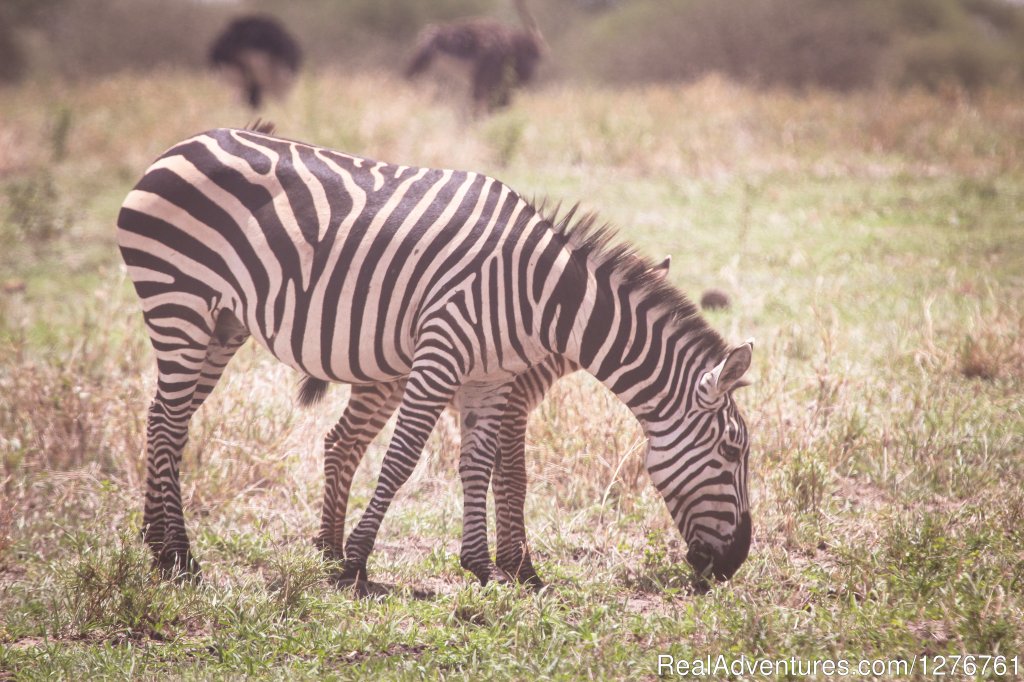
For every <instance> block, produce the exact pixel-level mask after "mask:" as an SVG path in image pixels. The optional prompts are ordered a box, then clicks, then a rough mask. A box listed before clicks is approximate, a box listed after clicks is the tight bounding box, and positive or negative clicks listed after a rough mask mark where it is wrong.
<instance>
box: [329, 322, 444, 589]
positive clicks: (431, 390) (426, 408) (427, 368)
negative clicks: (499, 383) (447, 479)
mask: <svg viewBox="0 0 1024 682" xmlns="http://www.w3.org/2000/svg"><path fill="white" fill-rule="evenodd" d="M424 337H425V338H424V339H423V340H422V341H421V342H420V347H419V348H417V358H416V360H414V361H413V366H412V370H411V372H410V374H409V378H408V380H407V381H406V385H405V392H404V393H403V394H402V402H401V404H400V406H399V408H398V425H397V426H396V427H395V434H394V436H392V438H391V443H390V444H389V445H388V451H387V454H385V455H384V463H383V465H382V466H381V471H380V477H379V478H378V479H377V489H376V490H375V491H374V493H373V498H372V499H371V500H370V503H369V504H368V505H367V507H366V511H364V512H363V516H362V518H360V519H359V523H358V524H356V527H355V529H354V530H353V531H352V533H351V534H350V535H349V538H348V541H347V542H346V543H345V566H344V569H343V570H342V573H341V576H340V579H341V580H342V581H344V582H348V581H353V582H356V583H357V584H358V583H360V582H362V581H365V580H366V560H367V558H369V556H370V552H372V551H373V545H374V542H375V541H376V539H377V531H378V530H379V529H380V524H381V522H382V521H383V520H384V515H385V514H386V513H387V511H388V507H389V506H391V500H392V499H394V497H395V493H396V492H398V489H399V488H401V487H402V485H403V484H404V483H405V482H406V481H407V480H409V476H410V475H411V474H412V471H413V469H414V468H415V467H416V464H417V463H418V462H419V459H420V454H421V453H422V451H423V445H424V444H425V443H426V441H427V437H428V436H429V435H430V432H431V430H432V429H433V428H434V424H436V423H437V418H438V417H439V416H440V415H441V412H442V411H443V410H444V408H445V406H447V405H448V402H449V401H450V400H451V399H452V396H453V395H455V389H456V388H457V386H458V381H459V377H460V370H459V366H460V363H461V362H462V361H461V360H460V359H459V358H457V357H454V356H453V348H454V347H455V344H453V343H452V341H451V340H450V339H449V338H448V337H447V336H442V335H440V334H437V335H430V336H427V335H426V334H425V335H424Z"/></svg>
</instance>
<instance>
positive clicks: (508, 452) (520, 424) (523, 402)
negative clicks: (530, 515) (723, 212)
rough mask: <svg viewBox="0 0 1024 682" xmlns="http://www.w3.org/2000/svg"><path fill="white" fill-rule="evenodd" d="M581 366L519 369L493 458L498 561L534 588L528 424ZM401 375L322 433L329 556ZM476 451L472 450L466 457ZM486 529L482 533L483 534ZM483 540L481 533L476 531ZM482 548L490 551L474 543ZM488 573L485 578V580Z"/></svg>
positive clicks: (338, 553) (338, 548) (336, 549)
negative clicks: (557, 383)
mask: <svg viewBox="0 0 1024 682" xmlns="http://www.w3.org/2000/svg"><path fill="white" fill-rule="evenodd" d="M671 263H672V259H671V257H666V258H665V259H664V260H662V261H661V262H659V263H658V264H657V265H655V266H654V268H653V272H654V273H656V274H657V275H660V276H662V277H664V276H666V275H667V274H668V269H669V267H670V265H671ZM579 368H580V367H579V365H577V364H576V363H574V362H573V361H572V360H569V359H567V358H564V357H562V356H560V355H551V356H549V357H548V358H546V359H545V360H544V361H543V362H541V363H540V364H538V365H535V366H534V367H531V368H530V369H529V370H527V371H525V372H523V373H522V374H520V375H519V376H517V377H516V378H515V380H514V382H513V384H512V387H511V388H510V389H509V392H508V398H507V402H506V404H505V409H504V413H503V414H502V417H501V424H500V426H499V428H498V438H497V444H498V450H497V453H496V454H495V459H494V476H492V479H491V485H492V486H493V489H494V498H495V503H494V507H495V515H496V524H495V525H496V530H497V550H496V554H495V564H496V566H497V568H498V571H499V572H500V573H501V574H502V575H503V576H508V577H510V578H511V579H512V580H515V581H516V582H519V583H523V584H527V585H530V586H532V587H535V588H540V587H542V586H543V582H542V581H541V579H540V576H538V575H537V572H536V570H535V569H534V567H533V561H532V559H531V557H530V553H529V549H528V546H527V542H526V528H525V521H524V516H523V510H524V506H525V502H526V452H525V443H526V425H527V418H528V417H529V414H530V412H532V411H533V408H534V407H536V406H537V405H538V404H539V403H540V401H541V400H542V399H543V398H544V394H545V393H547V391H548V389H549V388H551V386H552V384H554V383H555V381H557V380H558V379H560V378H561V377H563V376H565V375H566V374H569V373H570V372H575V371H576V370H578V369H579ZM403 388H404V384H403V383H402V382H395V383H392V384H383V385H382V384H365V385H355V386H352V390H351V394H350V396H349V401H348V404H347V405H346V406H345V411H344V413H343V414H342V416H341V419H339V420H338V423H337V424H336V425H335V426H334V427H333V428H332V429H331V430H330V431H329V432H328V434H327V436H326V438H325V439H324V480H325V485H324V502H323V510H322V514H321V523H320V532H319V534H318V535H317V537H316V538H315V540H314V544H316V546H317V547H318V548H319V549H320V550H321V551H323V553H324V554H325V555H326V556H327V557H328V558H331V559H344V542H343V538H344V532H345V517H346V515H347V507H348V495H349V489H350V486H351V484H352V478H353V476H354V475H355V471H356V469H357V468H358V467H359V463H360V461H362V458H363V455H364V454H365V453H366V448H367V447H368V446H369V444H370V442H371V441H372V440H373V439H374V438H375V437H376V436H377V435H378V434H379V433H380V431H381V430H382V429H383V428H384V425H385V424H386V423H387V421H388V419H390V418H391V415H392V414H393V413H394V411H395V410H396V409H397V408H398V402H399V400H400V398H401V396H402V389H403ZM326 390H327V382H325V381H322V380H320V379H314V378H312V377H305V378H304V379H303V382H302V385H301V388H300V391H299V403H300V404H301V405H303V406H309V405H312V404H315V403H317V402H319V401H320V400H321V399H322V398H323V396H324V395H325V393H326ZM475 423H476V416H475V415H473V414H468V415H465V416H464V417H463V419H462V420H461V426H462V438H463V442H465V443H466V444H467V447H469V446H470V445H471V444H472V442H473V441H472V437H473V436H472V430H473V428H474V426H475ZM469 459H471V456H467V460H469ZM485 538H486V536H484V539H485ZM476 541H477V542H478V543H479V542H480V541H481V537H480V536H477V537H476ZM475 550H476V552H481V551H483V552H486V551H488V550H487V547H486V545H485V546H483V548H475ZM486 578H487V576H483V577H481V579H482V580H484V582H486Z"/></svg>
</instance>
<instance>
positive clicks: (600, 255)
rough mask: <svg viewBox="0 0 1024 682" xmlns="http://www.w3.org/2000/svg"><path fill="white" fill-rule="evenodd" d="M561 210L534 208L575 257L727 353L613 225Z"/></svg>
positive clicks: (722, 342) (693, 307)
mask: <svg viewBox="0 0 1024 682" xmlns="http://www.w3.org/2000/svg"><path fill="white" fill-rule="evenodd" d="M560 209H561V206H560V205H557V204H556V205H555V206H554V207H553V208H551V209H549V208H548V205H547V201H546V200H542V201H541V202H540V203H539V204H537V205H535V206H534V210H535V211H536V212H537V214H538V215H539V216H540V217H541V219H542V220H544V222H546V223H548V224H549V225H550V227H551V229H553V230H554V231H555V233H556V234H558V235H560V236H561V237H562V238H563V239H565V240H566V245H567V246H568V247H569V248H570V249H571V250H572V252H573V253H574V254H578V255H581V256H583V257H584V258H586V260H587V262H588V263H590V264H591V265H592V266H594V267H610V268H611V269H612V270H614V271H615V272H616V273H617V274H618V275H619V276H620V277H621V279H622V281H624V282H628V283H629V286H630V287H631V288H635V290H637V291H641V292H643V293H644V294H646V297H647V300H648V301H650V302H652V303H653V304H654V306H655V307H656V308H658V309H661V310H663V311H665V312H666V313H668V314H669V315H670V316H671V318H672V319H673V320H675V321H676V322H677V323H678V324H679V325H680V326H681V327H682V328H683V329H686V330H688V331H693V332H698V333H699V334H700V335H701V337H702V339H703V340H704V341H705V342H707V343H709V344H710V345H711V346H712V351H713V352H714V353H715V354H716V355H721V354H724V353H725V352H726V350H727V349H728V347H729V346H728V344H727V343H726V342H725V340H724V339H722V337H721V336H720V335H719V334H718V332H716V331H715V330H714V329H712V328H711V327H710V326H708V324H707V322H706V321H705V320H704V318H703V317H702V316H701V315H700V310H699V309H698V308H697V306H696V305H695V304H694V303H693V301H691V300H690V299H689V298H688V297H687V296H686V294H684V293H683V292H682V291H680V290H679V289H678V288H677V287H676V286H674V285H673V284H671V283H669V282H668V280H667V278H666V277H664V275H662V274H659V270H658V263H656V262H655V261H654V260H652V259H651V258H649V257H647V256H645V255H644V254H642V253H640V252H639V251H638V250H637V249H636V247H635V246H633V245H632V244H630V243H628V242H626V241H625V240H623V239H622V238H621V237H620V235H619V231H618V230H617V229H616V228H615V227H614V226H613V225H611V224H610V223H608V222H604V221H601V220H600V219H599V217H598V215H597V214H596V213H594V212H593V211H586V212H583V213H581V212H580V210H579V204H578V203H577V204H574V205H573V206H572V207H570V208H569V209H568V210H567V211H565V212H564V213H562V215H561V216H559V215H558V214H559V212H560Z"/></svg>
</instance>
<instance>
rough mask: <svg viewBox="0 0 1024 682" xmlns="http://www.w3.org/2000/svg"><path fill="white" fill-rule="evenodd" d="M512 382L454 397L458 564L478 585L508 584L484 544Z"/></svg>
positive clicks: (479, 387)
mask: <svg viewBox="0 0 1024 682" xmlns="http://www.w3.org/2000/svg"><path fill="white" fill-rule="evenodd" d="M511 388H512V384H511V382H509V383H505V384H501V385H498V386H495V385H493V384H487V385H473V386H464V387H463V388H462V389H461V390H460V391H459V392H458V394H456V405H457V407H458V408H459V412H460V414H461V421H462V449H461V452H460V456H459V476H460V478H461V479H462V495H463V508H462V554H461V564H462V567H463V568H465V569H466V570H467V571H470V572H471V573H473V575H475V576H476V577H477V578H479V579H480V582H481V583H482V584H484V585H486V584H487V583H488V582H489V581H492V580H497V581H499V582H507V581H508V580H509V576H508V575H506V574H504V573H502V572H501V571H499V570H498V567H497V566H495V564H494V562H493V561H491V553H490V549H489V547H488V544H487V488H488V487H489V486H490V482H491V471H492V469H493V468H494V459H495V452H494V451H495V445H496V443H497V437H498V429H499V428H500V427H501V420H502V415H503V414H504V412H505V400H506V396H507V395H508V392H509V390H510V389H511Z"/></svg>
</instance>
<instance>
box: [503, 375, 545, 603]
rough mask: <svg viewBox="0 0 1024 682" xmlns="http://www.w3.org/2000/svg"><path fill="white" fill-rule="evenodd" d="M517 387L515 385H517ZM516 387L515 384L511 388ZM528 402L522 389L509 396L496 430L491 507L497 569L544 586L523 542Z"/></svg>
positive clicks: (524, 530)
mask: <svg viewBox="0 0 1024 682" xmlns="http://www.w3.org/2000/svg"><path fill="white" fill-rule="evenodd" d="M516 388H518V386H517V387H516ZM513 390H514V391H515V388H514V389H513ZM529 415H530V406H529V405H528V404H527V402H526V401H525V400H524V396H523V395H522V393H521V392H515V393H514V394H513V395H511V396H509V399H508V403H507V404H506V407H505V414H504V416H503V417H502V420H501V430H500V432H499V434H498V449H497V450H498V454H497V460H496V462H495V471H494V483H493V486H494V511H495V517H496V523H495V526H496V531H497V550H496V563H497V566H498V568H499V569H501V570H502V571H504V572H505V573H507V574H508V575H509V576H511V577H512V578H513V579H514V580H515V581H516V582H519V583H523V584H527V585H530V586H533V587H536V588H540V587H543V586H544V583H543V582H542V581H541V579H540V577H539V576H538V575H537V572H536V571H535V570H534V568H533V562H532V561H531V559H530V550H529V548H528V546H527V543H526V523H525V519H524V507H525V504H526V423H527V418H528V417H529Z"/></svg>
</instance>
